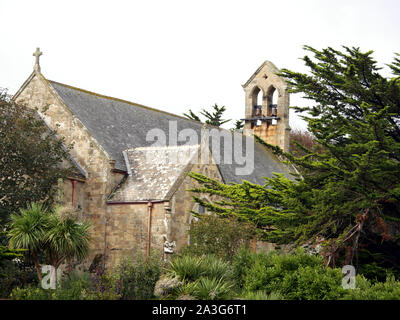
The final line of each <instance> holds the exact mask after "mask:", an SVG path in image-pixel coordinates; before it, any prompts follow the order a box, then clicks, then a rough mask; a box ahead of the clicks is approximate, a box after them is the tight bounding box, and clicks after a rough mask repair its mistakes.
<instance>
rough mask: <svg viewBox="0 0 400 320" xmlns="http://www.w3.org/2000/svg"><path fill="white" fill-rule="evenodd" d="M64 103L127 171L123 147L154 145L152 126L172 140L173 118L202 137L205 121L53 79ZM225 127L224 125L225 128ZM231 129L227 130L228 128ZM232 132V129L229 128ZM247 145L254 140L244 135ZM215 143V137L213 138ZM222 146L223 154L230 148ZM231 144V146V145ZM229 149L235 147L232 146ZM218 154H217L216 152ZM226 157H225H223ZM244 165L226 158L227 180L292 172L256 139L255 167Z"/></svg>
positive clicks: (179, 127)
mask: <svg viewBox="0 0 400 320" xmlns="http://www.w3.org/2000/svg"><path fill="white" fill-rule="evenodd" d="M49 83H50V85H51V86H52V87H53V88H54V90H55V91H56V92H57V94H58V95H59V96H60V98H61V99H62V100H63V101H64V103H65V104H66V105H67V106H68V107H69V108H70V109H71V111H72V112H73V113H74V114H75V115H76V116H77V117H78V118H79V120H80V121H81V122H82V123H83V124H84V126H85V127H86V128H87V129H88V130H89V131H90V133H91V134H92V136H93V137H94V138H95V139H96V140H97V141H98V143H99V144H100V145H101V146H102V147H103V148H104V150H105V151H106V152H107V153H108V154H109V155H110V157H112V158H113V159H114V160H115V161H116V163H115V168H116V169H119V170H122V171H127V167H126V164H125V160H124V156H123V151H124V150H128V149H135V148H139V147H150V146H152V145H153V144H154V141H146V134H147V133H148V131H149V130H150V129H152V128H158V129H161V130H162V131H163V132H164V133H165V134H166V138H167V142H168V141H169V121H176V124H177V130H178V132H180V131H181V130H183V129H193V130H194V131H196V132H197V133H198V137H199V138H200V137H201V129H202V124H201V123H199V122H196V121H192V120H189V119H186V118H183V117H180V116H177V115H174V114H171V113H167V112H164V111H161V110H157V109H153V108H149V107H146V106H143V105H140V104H136V103H132V102H129V101H124V100H120V99H116V98H111V97H107V96H103V95H99V94H96V93H93V92H89V91H86V90H82V89H79V88H75V87H71V86H68V85H64V84H61V83H58V82H55V81H49ZM221 130H224V129H221ZM226 131H228V130H224V132H226ZM228 132H230V131H228ZM241 138H242V141H243V146H244V147H245V145H246V141H247V139H250V140H249V141H248V142H252V141H253V140H254V138H253V137H247V136H241ZM199 143H200V141H192V142H187V141H184V142H179V141H178V142H177V145H184V144H192V145H196V144H199ZM210 144H211V141H210ZM224 147H226V146H222V147H221V154H223V153H224V152H225V151H226V150H225V149H224ZM228 148H231V147H229V146H228ZM227 152H231V153H232V150H231V149H230V150H229V149H228V150H227ZM214 156H215V155H214ZM221 159H223V157H222V158H221ZM242 166H243V165H238V164H235V162H234V161H233V163H225V162H222V163H220V164H219V169H220V172H221V174H222V176H223V179H224V181H225V182H226V183H240V182H241V181H242V180H247V181H250V182H253V183H257V184H264V182H265V180H264V179H263V177H271V176H272V173H273V172H277V173H284V174H285V175H287V176H289V170H288V169H287V167H286V166H285V165H283V164H282V162H281V161H280V160H279V159H278V158H277V157H276V156H275V155H274V154H273V153H272V152H271V151H269V150H267V149H265V148H264V147H263V146H262V145H260V144H259V143H257V142H255V143H254V170H253V171H252V172H251V173H249V174H245V175H237V171H236V170H237V169H238V168H240V167H242Z"/></svg>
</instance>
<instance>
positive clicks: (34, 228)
mask: <svg viewBox="0 0 400 320" xmlns="http://www.w3.org/2000/svg"><path fill="white" fill-rule="evenodd" d="M48 225H49V213H48V212H47V210H45V208H44V207H43V206H42V205H41V204H39V203H32V204H30V205H29V206H28V208H26V209H20V212H19V213H14V214H11V216H10V231H9V233H8V235H9V247H10V249H27V250H28V251H29V253H30V254H31V256H32V258H33V262H34V264H35V268H36V272H37V275H38V278H39V281H42V274H41V271H40V266H39V258H38V253H39V252H40V251H41V249H42V247H43V239H44V237H45V234H46V230H47V228H48Z"/></svg>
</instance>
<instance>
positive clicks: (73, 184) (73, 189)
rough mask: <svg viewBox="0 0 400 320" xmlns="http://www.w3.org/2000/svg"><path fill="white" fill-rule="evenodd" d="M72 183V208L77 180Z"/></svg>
mask: <svg viewBox="0 0 400 320" xmlns="http://www.w3.org/2000/svg"><path fill="white" fill-rule="evenodd" d="M71 183H72V207H74V194H75V185H76V180H71Z"/></svg>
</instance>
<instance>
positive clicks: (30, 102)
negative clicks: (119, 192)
mask: <svg viewBox="0 0 400 320" xmlns="http://www.w3.org/2000/svg"><path fill="white" fill-rule="evenodd" d="M16 102H19V103H22V104H25V105H27V106H28V107H30V108H37V109H38V112H39V114H40V115H41V116H42V117H43V119H44V120H45V122H46V124H47V125H48V126H49V128H50V129H52V130H54V131H57V135H58V136H59V137H64V138H65V143H66V145H70V144H73V149H72V150H71V151H70V154H71V155H72V157H73V158H74V159H75V161H77V163H78V164H79V165H80V166H81V167H82V168H84V170H86V172H87V174H88V177H87V179H86V181H85V183H83V184H80V183H77V185H78V188H76V190H75V196H76V199H77V200H78V202H77V203H80V205H81V207H82V212H83V218H86V219H87V220H89V222H90V223H91V224H92V226H91V236H92V243H91V250H90V252H91V253H90V256H89V259H88V260H89V261H91V259H93V257H94V256H95V255H96V254H98V253H100V254H102V253H103V252H104V235H105V221H106V220H105V219H106V215H107V212H108V210H109V208H108V207H107V205H106V197H107V195H108V194H109V193H110V191H111V189H112V188H113V185H112V184H111V183H110V181H114V180H115V178H114V177H112V176H113V175H117V174H116V173H113V172H112V171H111V170H112V168H113V166H112V163H111V164H110V162H109V161H110V159H109V157H108V156H107V154H106V153H105V152H104V150H103V149H102V148H101V147H100V146H99V145H98V143H97V142H96V141H95V139H94V138H93V137H92V136H91V135H90V133H89V132H88V131H87V129H86V128H85V127H84V126H83V124H82V123H81V122H80V121H79V119H77V118H76V116H74V115H73V114H72V112H71V111H70V110H69V109H68V108H67V107H66V106H64V104H63V103H62V102H61V101H60V100H59V99H58V98H57V96H56V94H55V93H54V92H52V89H51V88H50V87H49V84H48V83H47V81H46V80H45V79H44V78H43V77H42V76H41V75H37V74H36V75H35V76H34V77H33V78H32V79H31V80H30V81H29V82H28V83H27V85H26V86H25V88H23V90H22V91H21V92H20V93H19V95H18V96H17V97H16ZM64 186H65V188H64V192H65V199H66V200H65V201H67V202H68V201H70V200H69V199H71V192H72V191H71V188H72V186H71V183H70V182H68V181H67V180H66V181H65V183H64Z"/></svg>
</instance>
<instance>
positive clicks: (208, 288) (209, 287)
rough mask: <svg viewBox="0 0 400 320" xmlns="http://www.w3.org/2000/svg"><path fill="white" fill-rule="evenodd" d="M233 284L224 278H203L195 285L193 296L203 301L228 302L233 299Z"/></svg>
mask: <svg viewBox="0 0 400 320" xmlns="http://www.w3.org/2000/svg"><path fill="white" fill-rule="evenodd" d="M232 288H233V283H231V282H228V281H225V280H224V279H223V278H219V279H217V278H207V277H201V278H200V279H198V280H196V281H195V282H194V284H193V289H192V292H191V293H192V294H193V296H194V297H196V298H197V299H201V300H224V299H225V300H226V299H231V298H232Z"/></svg>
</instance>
